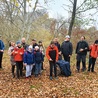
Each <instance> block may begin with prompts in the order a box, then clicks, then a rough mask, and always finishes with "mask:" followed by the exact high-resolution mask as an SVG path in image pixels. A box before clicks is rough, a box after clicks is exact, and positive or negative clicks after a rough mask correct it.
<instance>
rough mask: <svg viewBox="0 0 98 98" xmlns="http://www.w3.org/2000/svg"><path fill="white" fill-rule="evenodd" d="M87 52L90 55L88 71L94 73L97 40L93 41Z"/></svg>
mask: <svg viewBox="0 0 98 98" xmlns="http://www.w3.org/2000/svg"><path fill="white" fill-rule="evenodd" d="M89 50H90V55H89V66H88V71H91V72H94V67H95V62H96V58H98V40H95V42H94V44H93V45H91V46H90V48H89Z"/></svg>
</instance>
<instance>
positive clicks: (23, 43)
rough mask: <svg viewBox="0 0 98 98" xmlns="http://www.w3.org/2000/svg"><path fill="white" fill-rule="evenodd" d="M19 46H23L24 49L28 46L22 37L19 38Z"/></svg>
mask: <svg viewBox="0 0 98 98" xmlns="http://www.w3.org/2000/svg"><path fill="white" fill-rule="evenodd" d="M21 46H22V47H23V48H24V50H26V49H27V47H28V45H27V44H26V39H25V38H24V37H23V38H22V39H21Z"/></svg>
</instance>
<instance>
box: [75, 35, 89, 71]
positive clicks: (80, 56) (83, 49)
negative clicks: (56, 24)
mask: <svg viewBox="0 0 98 98" xmlns="http://www.w3.org/2000/svg"><path fill="white" fill-rule="evenodd" d="M88 50H89V46H88V43H87V42H86V41H85V36H81V39H80V41H79V42H78V43H77V46H76V54H77V55H76V60H77V61H76V69H77V72H80V62H81V61H82V72H83V71H85V70H86V55H87V51H88Z"/></svg>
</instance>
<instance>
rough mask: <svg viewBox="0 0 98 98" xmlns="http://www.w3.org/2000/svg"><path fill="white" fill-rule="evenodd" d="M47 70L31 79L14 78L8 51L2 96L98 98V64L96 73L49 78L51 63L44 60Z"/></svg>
mask: <svg viewBox="0 0 98 98" xmlns="http://www.w3.org/2000/svg"><path fill="white" fill-rule="evenodd" d="M44 68H45V70H44V71H43V72H42V75H41V76H39V77H37V78H36V77H34V76H32V77H31V79H28V80H27V79H25V77H23V78H21V79H16V78H12V74H11V65H10V61H9V57H8V54H7V52H5V53H4V56H3V69H2V70H0V98H98V64H96V65H95V71H96V73H92V72H89V73H88V72H87V71H85V72H80V73H76V72H75V65H74V64H71V70H72V75H71V76H69V77H65V76H60V75H59V76H58V79H53V80H50V79H49V64H48V62H47V61H45V62H44Z"/></svg>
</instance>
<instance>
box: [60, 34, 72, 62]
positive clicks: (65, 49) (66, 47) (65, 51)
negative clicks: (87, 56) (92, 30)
mask: <svg viewBox="0 0 98 98" xmlns="http://www.w3.org/2000/svg"><path fill="white" fill-rule="evenodd" d="M72 52H73V46H72V43H71V42H70V36H69V35H66V36H65V41H64V42H63V43H62V44H61V53H62V55H63V57H64V60H65V61H68V62H69V63H70V57H71V55H72Z"/></svg>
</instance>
